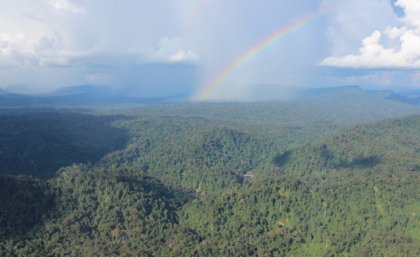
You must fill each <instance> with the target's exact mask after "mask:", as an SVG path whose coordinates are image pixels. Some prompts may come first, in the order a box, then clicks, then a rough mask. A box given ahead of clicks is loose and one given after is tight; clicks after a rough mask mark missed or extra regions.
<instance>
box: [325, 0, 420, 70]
mask: <svg viewBox="0 0 420 257" xmlns="http://www.w3.org/2000/svg"><path fill="white" fill-rule="evenodd" d="M395 4H396V5H397V6H399V7H401V8H402V9H403V10H404V13H405V16H404V17H402V19H401V22H402V25H401V26H398V27H397V26H393V27H388V28H386V29H384V30H383V31H379V30H376V31H374V32H373V33H371V34H370V35H369V36H368V37H366V38H365V39H363V42H362V46H361V47H360V49H359V51H358V53H356V54H349V55H344V56H339V57H336V56H330V57H327V58H325V59H324V60H323V61H322V62H321V65H324V66H333V67H351V68H420V47H419V46H420V1H418V0H397V1H396V3H395ZM372 18H374V17H372Z"/></svg>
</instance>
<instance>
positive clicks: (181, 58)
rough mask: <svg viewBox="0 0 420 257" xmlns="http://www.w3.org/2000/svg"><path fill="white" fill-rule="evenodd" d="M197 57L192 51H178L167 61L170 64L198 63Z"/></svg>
mask: <svg viewBox="0 0 420 257" xmlns="http://www.w3.org/2000/svg"><path fill="white" fill-rule="evenodd" d="M198 59H199V58H198V55H197V54H195V53H194V52H192V51H185V50H183V49H181V50H179V51H178V52H177V53H175V54H174V55H172V56H171V57H170V58H169V60H170V61H171V62H196V61H198Z"/></svg>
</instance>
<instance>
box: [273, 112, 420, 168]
mask: <svg viewBox="0 0 420 257" xmlns="http://www.w3.org/2000/svg"><path fill="white" fill-rule="evenodd" d="M274 162H275V164H276V165H277V166H278V167H281V168H283V169H285V170H287V171H289V172H290V173H293V174H296V173H299V174H307V173H311V172H319V171H328V170H333V169H339V170H346V169H363V170H369V171H378V172H381V171H385V170H386V171H393V172H394V173H396V174H398V172H399V171H420V116H409V117H406V118H403V119H388V120H384V121H380V122H376V123H372V124H367V125H359V126H356V127H354V128H352V129H350V130H347V131H344V132H340V133H337V134H335V135H333V136H328V137H326V138H324V139H321V140H318V141H317V142H315V143H311V144H308V145H306V146H303V147H298V148H296V149H293V150H287V151H284V152H282V153H280V154H278V155H277V156H276V158H275V160H274Z"/></svg>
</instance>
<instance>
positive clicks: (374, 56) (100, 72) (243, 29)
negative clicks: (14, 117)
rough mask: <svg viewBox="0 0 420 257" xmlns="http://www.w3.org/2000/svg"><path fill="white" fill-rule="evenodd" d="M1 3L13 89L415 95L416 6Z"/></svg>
mask: <svg viewBox="0 0 420 257" xmlns="http://www.w3.org/2000/svg"><path fill="white" fill-rule="evenodd" d="M0 6H1V8H0V88H1V89H7V90H9V91H14V92H22V93H43V92H48V91H52V90H55V89H57V88H60V87H65V86H72V85H106V86H111V87H114V88H117V89H119V90H121V91H124V92H127V94H129V95H131V96H138V97H145V98H148V97H173V96H189V97H191V98H192V99H197V100H207V99H252V98H255V97H256V96H257V95H258V97H259V98H272V97H275V96H276V95H280V94H282V92H284V90H282V89H284V88H302V87H333V86H343V85H358V86H361V87H363V88H369V89H405V88H420V1H418V0H351V1H350V0H302V1H290V0H287V1H286V0H264V1H261V0H229V1H226V0H155V1H150V0H119V1H117V0H107V1H103V0H102V1H101V0H0ZM308 17H309V18H308ZM276 33H277V34H276ZM276 36H277V37H276ZM269 39H272V40H269Z"/></svg>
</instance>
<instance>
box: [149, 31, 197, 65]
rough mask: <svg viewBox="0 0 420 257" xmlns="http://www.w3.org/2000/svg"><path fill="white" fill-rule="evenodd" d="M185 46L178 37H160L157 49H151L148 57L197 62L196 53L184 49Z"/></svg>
mask: <svg viewBox="0 0 420 257" xmlns="http://www.w3.org/2000/svg"><path fill="white" fill-rule="evenodd" d="M186 46H187V44H186V43H185V42H184V41H183V40H182V39H181V38H179V37H172V38H162V39H161V40H160V41H159V44H158V47H157V49H154V50H151V54H149V55H150V57H149V58H150V59H151V60H154V61H159V62H172V63H177V62H192V63H194V62H197V61H198V60H199V57H198V55H197V54H196V53H194V52H193V51H191V50H185V47H186Z"/></svg>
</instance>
